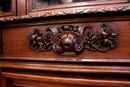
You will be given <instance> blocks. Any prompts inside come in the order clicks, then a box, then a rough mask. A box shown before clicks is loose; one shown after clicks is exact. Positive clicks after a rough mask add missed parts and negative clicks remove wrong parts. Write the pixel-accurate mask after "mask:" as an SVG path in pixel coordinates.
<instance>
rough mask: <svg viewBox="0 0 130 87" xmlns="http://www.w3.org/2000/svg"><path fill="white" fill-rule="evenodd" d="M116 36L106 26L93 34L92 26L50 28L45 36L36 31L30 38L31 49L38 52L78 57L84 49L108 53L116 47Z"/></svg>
mask: <svg viewBox="0 0 130 87" xmlns="http://www.w3.org/2000/svg"><path fill="white" fill-rule="evenodd" d="M116 36H117V34H116V33H113V31H112V29H111V28H110V27H108V26H107V25H105V24H103V25H102V26H101V29H100V30H99V31H98V32H97V34H94V33H93V32H92V28H91V26H72V25H70V26H61V27H59V28H58V27H53V28H48V29H47V30H46V34H45V35H43V34H42V33H40V31H39V30H38V29H35V30H34V33H33V34H32V35H31V37H30V47H31V49H33V50H35V51H36V52H40V51H49V50H54V51H55V52H57V53H58V54H61V55H76V54H77V53H79V52H82V50H83V49H87V50H91V51H101V52H106V51H107V50H110V49H113V48H114V47H115V46H116V45H115V40H114V38H115V37H116Z"/></svg>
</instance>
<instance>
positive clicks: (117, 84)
mask: <svg viewBox="0 0 130 87" xmlns="http://www.w3.org/2000/svg"><path fill="white" fill-rule="evenodd" d="M2 74H3V75H4V77H6V78H11V79H22V80H30V81H40V82H51V83H62V84H71V85H87V86H95V85H96V86H114V87H129V86H130V82H129V81H118V80H117V81H116V80H99V79H91V78H90V79H83V78H67V77H56V76H44V75H31V74H22V73H12V72H2Z"/></svg>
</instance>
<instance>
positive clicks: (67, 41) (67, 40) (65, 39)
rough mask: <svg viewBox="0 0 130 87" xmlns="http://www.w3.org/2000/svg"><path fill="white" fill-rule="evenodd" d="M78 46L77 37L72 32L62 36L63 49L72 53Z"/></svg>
mask: <svg viewBox="0 0 130 87" xmlns="http://www.w3.org/2000/svg"><path fill="white" fill-rule="evenodd" d="M75 44H76V35H75V34H73V33H71V32H65V33H63V34H62V35H61V45H62V47H63V48H64V49H65V50H67V51H70V50H72V49H73V46H74V45H75Z"/></svg>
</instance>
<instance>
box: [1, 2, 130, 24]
mask: <svg viewBox="0 0 130 87" xmlns="http://www.w3.org/2000/svg"><path fill="white" fill-rule="evenodd" d="M124 11H130V5H129V4H123V5H122V4H120V5H115V6H111V7H110V5H106V6H95V7H86V8H84V9H74V10H62V11H53V12H42V13H35V14H29V15H22V16H11V17H3V18H0V22H6V21H16V20H24V19H32V18H44V17H54V16H62V15H75V14H90V13H107V12H124Z"/></svg>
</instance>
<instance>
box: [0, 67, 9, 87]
mask: <svg viewBox="0 0 130 87" xmlns="http://www.w3.org/2000/svg"><path fill="white" fill-rule="evenodd" d="M0 87H7V80H6V78H5V77H4V76H3V74H2V70H1V69H0Z"/></svg>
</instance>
